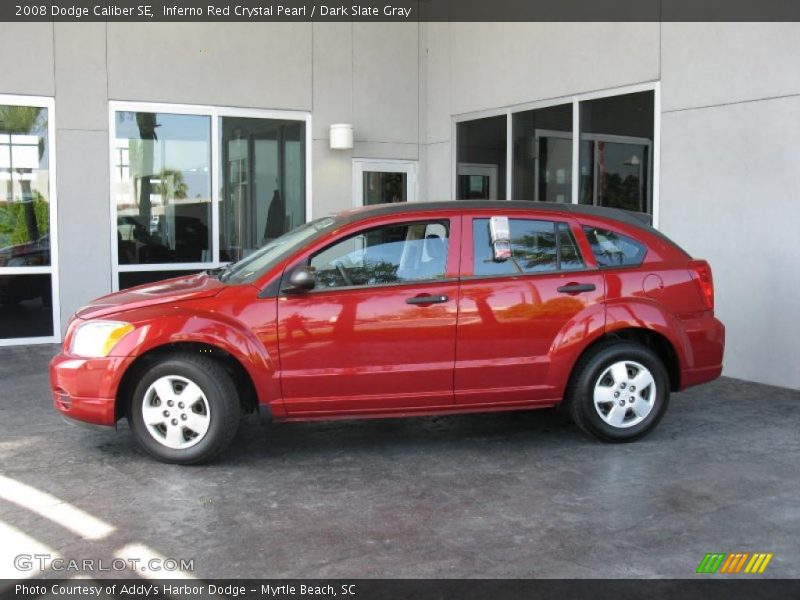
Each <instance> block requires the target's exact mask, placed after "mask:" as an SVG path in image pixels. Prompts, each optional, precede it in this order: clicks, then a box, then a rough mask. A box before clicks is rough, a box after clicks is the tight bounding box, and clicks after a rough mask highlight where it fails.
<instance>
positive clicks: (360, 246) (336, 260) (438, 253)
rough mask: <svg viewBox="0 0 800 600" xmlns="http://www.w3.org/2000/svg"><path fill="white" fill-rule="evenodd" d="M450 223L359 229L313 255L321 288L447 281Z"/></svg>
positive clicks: (420, 223)
mask: <svg viewBox="0 0 800 600" xmlns="http://www.w3.org/2000/svg"><path fill="white" fill-rule="evenodd" d="M448 238H449V222H448V221H418V222H414V223H402V224H392V225H384V226H382V227H375V228H372V229H367V230H364V231H360V232H359V233H357V234H355V235H352V236H350V237H347V238H345V239H343V240H340V241H338V242H336V243H335V244H333V245H332V246H328V247H327V248H325V249H324V250H321V251H320V252H318V253H317V254H315V255H314V256H312V257H311V261H310V266H311V268H312V269H313V270H314V271H315V274H316V278H317V289H323V288H337V287H350V286H363V285H383V284H390V283H405V282H411V281H428V280H436V279H443V278H444V274H445V267H446V264H447V246H448Z"/></svg>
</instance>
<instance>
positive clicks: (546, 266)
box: [472, 219, 584, 275]
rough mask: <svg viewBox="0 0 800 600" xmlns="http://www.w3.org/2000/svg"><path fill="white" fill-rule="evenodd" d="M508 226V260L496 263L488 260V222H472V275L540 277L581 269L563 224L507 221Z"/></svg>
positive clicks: (578, 258)
mask: <svg viewBox="0 0 800 600" xmlns="http://www.w3.org/2000/svg"><path fill="white" fill-rule="evenodd" d="M509 224H510V226H511V259H510V260H507V261H503V262H496V261H495V260H494V259H493V258H492V244H491V239H490V237H489V219H475V220H473V221H472V235H473V262H474V271H475V275H513V274H516V273H543V272H548V271H557V270H559V269H580V268H582V267H583V266H584V265H583V259H582V258H581V255H580V252H579V251H578V248H577V245H576V244H575V239H574V238H573V236H572V232H571V231H570V230H569V226H568V225H567V224H566V223H555V222H553V221H537V220H533V219H511V220H510V223H509ZM559 254H560V259H559Z"/></svg>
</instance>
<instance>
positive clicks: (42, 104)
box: [0, 94, 61, 347]
mask: <svg viewBox="0 0 800 600" xmlns="http://www.w3.org/2000/svg"><path fill="white" fill-rule="evenodd" d="M0 105H5V106H34V107H37V108H46V109H47V177H48V181H47V189H48V194H49V197H48V199H47V201H48V212H49V220H50V224H49V226H50V229H49V235H50V264H49V265H42V266H35V267H33V266H23V267H5V266H2V267H0V275H2V276H10V275H45V274H46V275H49V276H50V293H51V295H52V298H51V301H50V304H51V307H50V309H51V311H52V313H53V335H47V336H32V337H20V338H0V347H2V346H22V345H29V344H58V343H60V342H61V294H60V286H59V270H58V197H57V192H56V187H57V186H56V173H57V171H56V102H55V98H53V97H52V96H28V95H15V94H0Z"/></svg>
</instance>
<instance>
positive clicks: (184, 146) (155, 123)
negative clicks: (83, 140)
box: [114, 111, 212, 265]
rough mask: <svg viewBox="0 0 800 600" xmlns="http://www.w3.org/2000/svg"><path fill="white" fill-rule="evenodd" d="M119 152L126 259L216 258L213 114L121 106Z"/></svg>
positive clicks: (121, 241)
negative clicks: (213, 241) (213, 252)
mask: <svg viewBox="0 0 800 600" xmlns="http://www.w3.org/2000/svg"><path fill="white" fill-rule="evenodd" d="M114 154H115V156H119V157H120V160H119V163H118V165H117V166H116V168H115V169H114V171H115V174H116V175H117V178H115V180H114V186H115V193H114V198H115V202H116V208H117V232H116V235H117V258H118V260H119V264H121V265H141V264H166V263H207V262H211V260H212V257H211V253H210V250H209V249H210V248H211V119H210V117H205V116H200V115H176V114H169V113H155V112H132V111H131V112H128V111H118V112H117V113H116V115H115V146H114ZM126 155H127V156H126ZM125 159H127V160H125ZM126 163H127V164H126Z"/></svg>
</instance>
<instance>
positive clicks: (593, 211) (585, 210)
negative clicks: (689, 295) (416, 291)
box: [340, 200, 652, 229]
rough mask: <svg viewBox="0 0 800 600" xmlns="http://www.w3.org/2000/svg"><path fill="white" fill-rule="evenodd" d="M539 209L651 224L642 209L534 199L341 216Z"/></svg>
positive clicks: (414, 205) (410, 206) (376, 208)
mask: <svg viewBox="0 0 800 600" xmlns="http://www.w3.org/2000/svg"><path fill="white" fill-rule="evenodd" d="M479 209H490V210H495V209H497V210H503V209H516V210H537V211H553V212H565V213H571V214H575V215H587V216H596V217H605V218H609V219H614V220H617V221H622V222H623V223H627V224H629V225H634V226H637V227H644V228H645V229H652V228H651V227H650V216H649V215H646V214H643V213H634V212H629V211H626V210H621V209H618V208H608V207H604V206H591V205H586V204H558V203H555V202H536V201H532V200H444V201H437V202H394V203H390V204H373V205H370V206H364V207H361V208H355V209H351V210H347V211H344V212H342V213H340V217H341V218H342V219H343V220H345V221H347V222H354V221H360V220H362V219H366V218H369V217H376V216H383V215H395V214H403V213H407V212H420V211H439V210H461V211H470V210H479Z"/></svg>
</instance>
